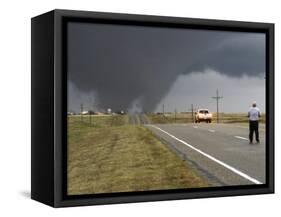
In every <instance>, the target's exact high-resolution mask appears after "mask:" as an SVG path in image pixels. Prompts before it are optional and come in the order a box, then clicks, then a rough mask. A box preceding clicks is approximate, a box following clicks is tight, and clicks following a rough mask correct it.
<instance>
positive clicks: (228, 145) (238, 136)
mask: <svg viewBox="0 0 281 217" xmlns="http://www.w3.org/2000/svg"><path fill="white" fill-rule="evenodd" d="M145 126H146V127H147V128H149V129H150V130H151V131H152V132H153V133H154V134H155V135H156V136H157V137H159V138H160V139H161V140H162V141H163V142H164V143H165V144H167V146H169V147H170V148H171V149H173V150H174V151H175V152H176V153H177V154H178V155H179V156H180V157H181V158H182V159H184V160H185V161H186V163H187V164H189V165H190V166H192V167H193V168H194V169H195V170H196V171H197V172H198V173H199V174H200V175H201V176H203V177H205V178H206V179H207V180H208V181H209V183H210V184H211V185H212V186H227V185H248V184H262V183H265V130H264V126H261V127H260V143H259V144H256V143H253V144H249V141H248V128H247V127H246V126H244V127H243V126H238V125H234V124H205V123H201V124H157V125H145Z"/></svg>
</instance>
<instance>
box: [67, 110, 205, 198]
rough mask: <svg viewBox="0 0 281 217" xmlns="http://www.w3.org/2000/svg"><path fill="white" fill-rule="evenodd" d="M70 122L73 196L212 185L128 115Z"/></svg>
mask: <svg viewBox="0 0 281 217" xmlns="http://www.w3.org/2000/svg"><path fill="white" fill-rule="evenodd" d="M84 118H86V117H84ZM68 123H69V124H68V153H67V154H68V164H67V166H68V167H67V177H68V194H69V195H80V194H93V193H109V192H130V191H145V190H159V189H177V188H194V187H206V186H208V183H207V182H206V181H205V180H203V179H202V178H201V177H199V176H198V175H197V174H196V172H195V171H193V170H192V169H191V168H188V167H187V166H186V164H185V162H184V161H182V160H181V159H180V158H178V156H177V155H176V154H175V153H173V152H171V151H170V150H169V149H168V148H167V147H166V146H165V145H164V144H163V143H161V141H160V140H158V139H157V138H156V137H155V136H154V135H153V134H152V132H151V131H149V130H148V129H147V128H145V127H142V126H141V125H138V126H137V125H129V124H128V116H127V115H123V116H121V115H118V117H117V116H116V117H112V116H102V117H92V123H94V124H92V125H90V124H89V122H88V121H87V120H86V119H85V120H84V122H81V120H80V118H78V117H69V118H68Z"/></svg>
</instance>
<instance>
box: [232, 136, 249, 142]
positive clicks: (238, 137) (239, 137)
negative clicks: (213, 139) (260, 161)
mask: <svg viewBox="0 0 281 217" xmlns="http://www.w3.org/2000/svg"><path fill="white" fill-rule="evenodd" d="M234 137H235V138H237V139H243V140H247V141H248V139H247V138H245V137H242V136H234Z"/></svg>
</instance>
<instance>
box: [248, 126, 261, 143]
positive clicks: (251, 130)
mask: <svg viewBox="0 0 281 217" xmlns="http://www.w3.org/2000/svg"><path fill="white" fill-rule="evenodd" d="M249 125H250V134H249V140H250V142H253V134H254V132H255V136H256V141H257V142H259V141H260V140H259V121H249Z"/></svg>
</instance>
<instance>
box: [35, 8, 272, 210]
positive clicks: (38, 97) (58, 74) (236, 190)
mask: <svg viewBox="0 0 281 217" xmlns="http://www.w3.org/2000/svg"><path fill="white" fill-rule="evenodd" d="M68 21H79V22H93V21H94V22H98V23H110V24H122V25H145V26H152V27H153V26H163V27H173V28H192V29H207V30H229V31H241V32H262V33H265V34H266V120H267V124H266V132H267V134H266V155H267V156H266V184H261V185H247V186H231V187H211V188H201V189H190V190H186V189H178V190H159V191H158V190H157V191H146V192H128V193H108V194H96V195H81V196H67V194H66V158H67V156H66V155H67V154H66V148H67V147H66V139H67V137H66V125H67V124H66V120H67V118H66V115H67V97H66V96H67V95H66V94H67V93H66V92H67V89H66V87H67V73H66V70H67V69H66V66H67V64H66V55H67V46H66V43H67V33H66V22H68ZM31 26H32V29H31V37H32V38H31V51H32V56H31V57H32V58H31V59H32V64H31V71H32V72H31V74H32V76H31V77H32V87H31V89H32V106H31V107H32V137H31V138H32V144H31V156H32V159H31V172H32V176H31V198H32V199H34V200H37V201H40V202H42V203H45V204H47V205H50V206H53V207H68V206H80V205H97V204H112V203H128V202H143V201H160V200H175V199H189V198H206V197H222V196H237V195H252V194H266V193H274V24H272V23H255V22H240V21H225V20H207V19H193V18H192V19H191V18H178V17H162V16H147V15H131V14H116V13H100V12H86V11H71V10H53V11H50V12H48V13H45V14H42V15H40V16H37V17H34V18H32V22H31Z"/></svg>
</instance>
